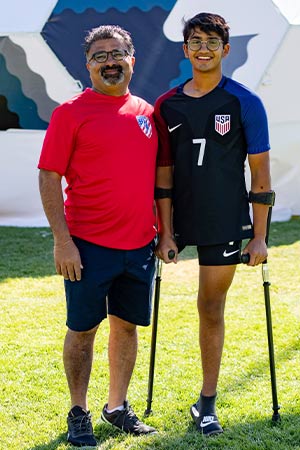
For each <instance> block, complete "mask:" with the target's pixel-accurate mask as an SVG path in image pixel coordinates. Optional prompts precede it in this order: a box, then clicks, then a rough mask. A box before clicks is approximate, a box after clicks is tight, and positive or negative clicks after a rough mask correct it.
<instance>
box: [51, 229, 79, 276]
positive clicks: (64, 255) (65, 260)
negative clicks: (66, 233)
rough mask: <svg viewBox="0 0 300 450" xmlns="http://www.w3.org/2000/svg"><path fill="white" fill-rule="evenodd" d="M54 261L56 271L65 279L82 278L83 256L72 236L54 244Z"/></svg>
mask: <svg viewBox="0 0 300 450" xmlns="http://www.w3.org/2000/svg"><path fill="white" fill-rule="evenodd" d="M53 253H54V263H55V268H56V272H57V273H58V274H59V275H62V276H63V277H64V279H65V280H70V281H80V280H81V269H83V266H82V264H81V258H80V254H79V251H78V248H77V247H76V245H75V244H74V242H73V240H72V239H71V238H70V239H69V240H67V241H66V242H62V243H60V242H57V243H55V245H54V251H53Z"/></svg>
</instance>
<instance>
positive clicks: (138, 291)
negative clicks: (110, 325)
mask: <svg viewBox="0 0 300 450" xmlns="http://www.w3.org/2000/svg"><path fill="white" fill-rule="evenodd" d="M73 241H74V243H75V244H76V246H77V247H78V250H79V252H80V257H81V261H82V265H83V269H82V272H81V280H80V281H70V280H65V292H66V301H67V326H68V327H69V328H70V329H71V330H73V331H88V330H90V329H92V328H94V327H95V326H96V325H98V324H99V323H100V322H101V321H102V320H103V319H104V318H106V317H107V314H112V315H115V316H117V317H119V318H120V319H123V320H126V321H127V322H131V323H134V324H136V325H142V326H147V325H149V324H150V317H151V299H152V291H153V279H154V272H155V255H154V249H155V242H154V241H152V242H150V244H148V245H146V246H145V247H142V248H139V249H135V250H116V249H111V248H106V247H101V246H99V245H95V244H92V243H91V242H87V241H84V240H82V239H79V238H76V237H73Z"/></svg>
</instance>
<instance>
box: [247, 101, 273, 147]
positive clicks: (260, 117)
mask: <svg viewBox="0 0 300 450" xmlns="http://www.w3.org/2000/svg"><path fill="white" fill-rule="evenodd" d="M241 105H242V121H243V128H244V133H245V138H246V142H247V152H248V153H250V154H255V153H263V152H266V151H268V150H270V142H269V130H268V119H267V114H266V110H265V108H264V105H263V103H262V101H261V100H260V98H259V97H258V96H257V95H255V94H252V95H250V96H249V97H248V98H247V101H246V99H245V100H244V101H243V99H241Z"/></svg>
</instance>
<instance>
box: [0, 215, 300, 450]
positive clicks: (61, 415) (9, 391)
mask: <svg viewBox="0 0 300 450" xmlns="http://www.w3.org/2000/svg"><path fill="white" fill-rule="evenodd" d="M269 247H270V248H269V270H270V281H271V287H270V292H271V302H272V315H273V317H272V318H273V333H274V345H275V358H276V375H277V388H278V398H279V403H280V405H281V410H280V413H281V418H282V421H281V424H279V425H274V424H272V422H271V416H272V397H271V386H270V375H269V363H268V346H267V334H266V323H265V309H264V296H263V289H262V278H261V269H260V267H258V268H254V269H253V268H249V267H247V266H239V267H238V270H237V274H236V277H235V279H234V282H233V285H232V287H231V290H230V292H229V295H228V302H227V306H226V340H225V348H224V353H223V361H222V367H221V374H220V382H219V388H218V415H219V418H220V421H221V422H222V425H223V426H224V429H225V433H224V434H223V435H221V436H218V437H216V438H210V439H204V438H203V437H202V436H201V435H200V434H199V433H197V432H195V429H194V426H193V424H192V421H191V418H190V415H189V407H190V405H191V404H192V403H193V402H194V401H195V400H196V399H197V397H198V394H199V389H200V385H201V370H200V358H199V350H198V337H197V333H198V331H197V330H198V318H197V310H196V295H197V283H198V264H197V259H196V254H195V250H194V249H187V250H185V251H184V252H183V254H182V257H181V261H180V262H179V263H178V264H177V265H176V266H175V265H173V264H171V265H168V266H167V265H164V267H163V272H162V278H163V280H162V285H161V300H160V311H159V324H158V341H157V353H156V368H155V369H156V370H155V383H154V395H153V404H152V409H153V414H152V415H151V416H150V417H149V418H147V419H145V421H146V422H147V423H149V424H151V425H154V426H155V427H157V428H158V429H159V431H160V433H159V434H158V435H157V436H151V437H150V436H149V437H143V438H134V437H130V436H126V435H123V434H118V433H116V432H114V431H112V430H111V429H107V428H105V427H101V426H97V425H96V426H95V434H96V437H97V438H98V441H99V447H98V448H99V449H103V450H107V449H114V450H122V449H131V450H134V449H165V450H167V449H168V450H174V449H176V450H187V449H191V450H196V449H232V450H241V449H242V450H256V449H257V450H258V449H259V450H260V449H270V450H275V449H276V450H289V449H300V433H299V429H300V395H299V392H300V377H299V368H300V276H299V274H300V258H299V256H300V219H299V218H294V219H292V220H290V221H289V222H286V223H273V224H272V226H271V236H270V246H269ZM0 249H1V258H0V283H1V285H0V288H1V289H0V302H1V327H0V380H1V385H0V423H1V439H0V448H1V449H2V448H3V449H5V450H6V449H13V450H20V449H22V450H25V449H26V450H29V449H30V450H52V449H59V450H63V449H69V448H72V447H71V446H69V445H67V443H66V441H65V432H66V414H67V411H68V408H69V394H68V389H67V385H66V380H65V376H64V370H63V364H62V357H61V353H62V346H63V339H64V335H65V331H66V327H65V325H64V324H65V300H64V291H63V283H62V279H61V278H60V277H59V276H57V275H56V274H55V272H54V265H53V260H52V236H51V233H49V229H47V228H33V229H29V228H14V227H0ZM107 335H108V324H107V321H105V322H104V323H103V324H102V326H101V327H100V329H99V332H98V335H97V340H96V344H95V345H96V346H95V359H94V366H93V372H92V377H91V382H90V388H89V407H90V409H91V411H92V413H93V417H94V424H95V423H96V420H97V418H98V417H99V415H100V413H101V409H102V407H103V404H104V402H105V401H106V399H107V387H108V376H107V374H108V364H107ZM150 340H151V328H150V327H148V328H140V329H139V353H138V360H137V364H136V368H135V371H134V375H133V379H132V383H131V385H130V389H129V399H130V401H131V403H132V405H133V407H134V409H135V411H136V412H137V413H138V415H139V416H140V417H141V418H142V416H143V412H144V410H145V408H146V399H147V382H148V366H149V353H150Z"/></svg>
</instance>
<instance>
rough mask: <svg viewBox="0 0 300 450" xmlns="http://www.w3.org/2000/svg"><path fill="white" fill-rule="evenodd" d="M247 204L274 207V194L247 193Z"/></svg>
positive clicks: (272, 192) (271, 192)
mask: <svg viewBox="0 0 300 450" xmlns="http://www.w3.org/2000/svg"><path fill="white" fill-rule="evenodd" d="M249 202H250V203H261V204H262V205H269V206H274V203H275V192H274V191H270V192H258V193H255V192H252V191H250V192H249Z"/></svg>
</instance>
